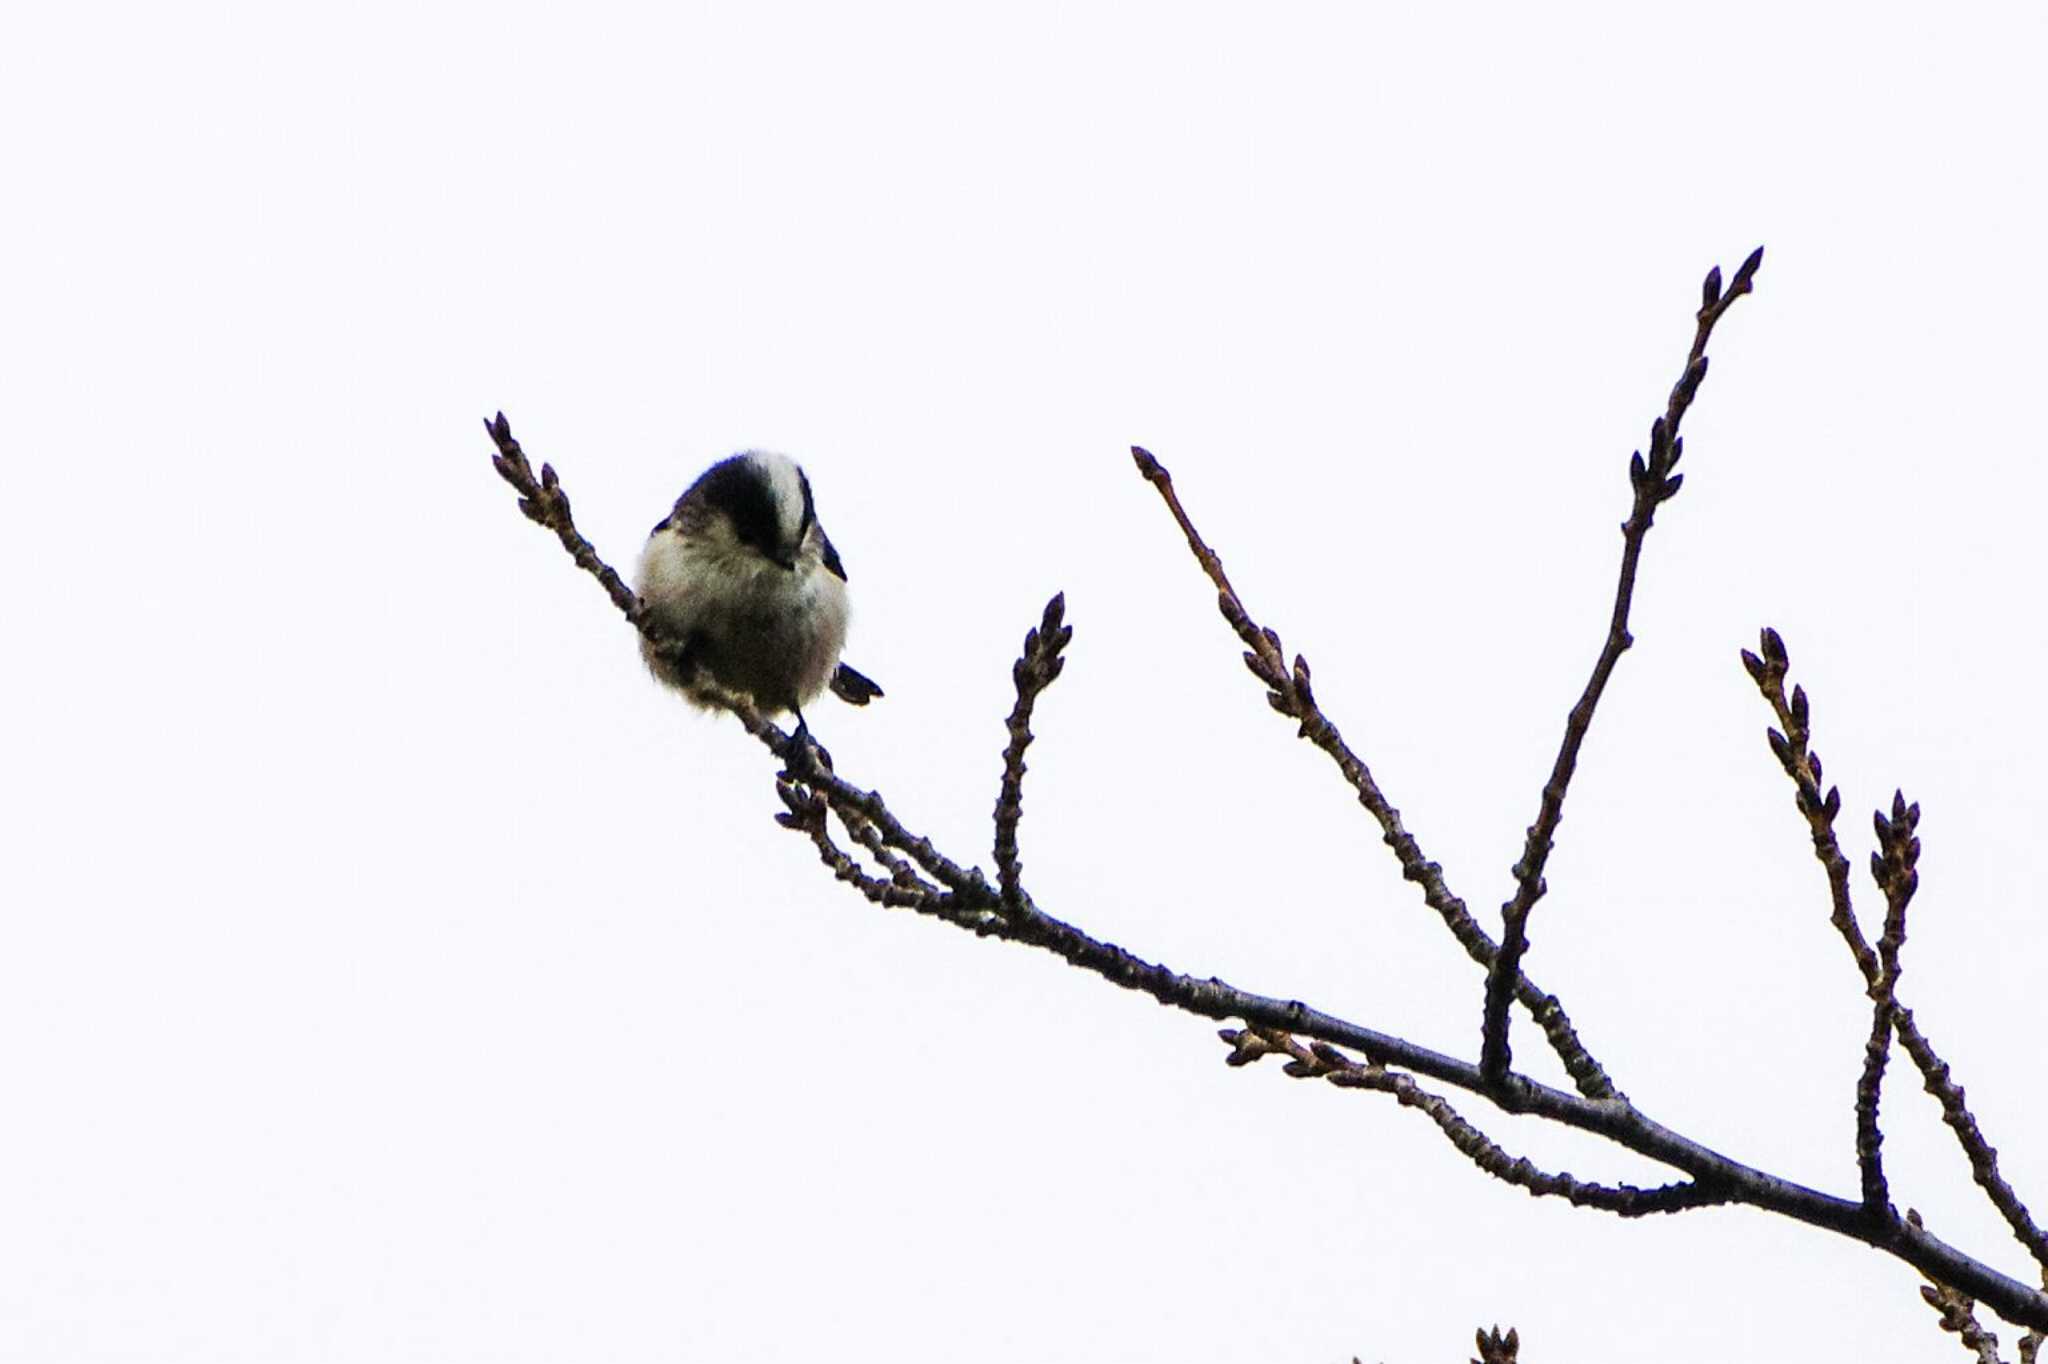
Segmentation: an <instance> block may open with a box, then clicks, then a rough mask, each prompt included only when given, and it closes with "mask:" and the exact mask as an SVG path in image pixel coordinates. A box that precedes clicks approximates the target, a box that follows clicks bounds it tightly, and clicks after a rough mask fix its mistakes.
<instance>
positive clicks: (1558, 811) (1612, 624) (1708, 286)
mask: <svg viewBox="0 0 2048 1364" xmlns="http://www.w3.org/2000/svg"><path fill="white" fill-rule="evenodd" d="M1763 256H1764V251H1763V248H1762V247H1758V248H1757V249H1756V250H1754V251H1752V252H1751V253H1750V254H1749V259H1747V260H1745V261H1743V262H1742V264H1741V265H1740V266H1739V267H1738V268H1737V269H1736V271H1735V278H1734V279H1733V280H1732V281H1730V283H1729V285H1728V288H1727V290H1726V292H1723V291H1722V288H1721V268H1720V267H1719V266H1715V267H1714V269H1713V270H1711V271H1709V272H1708V274H1707V279H1706V283H1705V285H1704V286H1703V287H1702V289H1701V300H1700V310H1699V314H1698V316H1697V319H1696V322H1695V326H1694V331H1693V340H1692V350H1691V351H1690V353H1688V355H1687V356H1686V362H1685V371H1684V373H1682V374H1681V375H1680V376H1679V378H1678V382H1677V383H1676V384H1674V385H1673V386H1672V389H1671V396H1670V398H1669V399H1668V400H1667V401H1666V403H1665V405H1664V414H1663V415H1662V416H1660V417H1658V418H1657V420H1656V421H1654V422H1653V423H1651V425H1650V456H1649V459H1648V461H1647V462H1645V460H1644V458H1643V455H1642V453H1641V452H1640V451H1638V452H1637V453H1636V454H1635V455H1634V456H1633V457H1631V459H1630V461H1629V482H1630V484H1631V485H1633V487H1634V489H1635V502H1634V505H1633V506H1632V507H1631V509H1630V511H1629V517H1628V520H1627V521H1625V522H1623V523H1622V527H1621V544H1622V548H1621V572H1620V575H1619V576H1618V578H1617V580H1616V582H1615V586H1614V608H1613V611H1612V612H1611V614H1610V615H1609V617H1608V622H1607V640H1606V642H1605V643H1604V644H1602V645H1601V647H1600V656H1599V657H1598V658H1597V659H1596V660H1594V663H1593V673H1592V676H1590V677H1588V678H1587V679H1586V689H1585V690H1584V691H1583V692H1581V693H1580V694H1579V699H1578V703H1577V704H1576V705H1574V706H1573V707H1572V709H1571V714H1570V715H1569V716H1568V717H1567V718H1566V720H1565V727H1564V741H1563V743H1561V744H1560V745H1559V746H1558V750H1557V759H1556V761H1555V762H1553V763H1552V764H1551V768H1550V777H1549V779H1548V780H1546V781H1545V782H1544V783H1543V798H1542V801H1541V803H1540V804H1539V805H1538V807H1537V811H1536V822H1535V823H1534V824H1531V825H1530V826H1529V832H1528V836H1527V838H1526V839H1525V841H1524V842H1523V844H1522V857H1521V860H1520V861H1518V862H1517V863H1515V866H1514V875H1515V893H1514V895H1513V896H1511V897H1510V898H1509V900H1508V902H1507V903H1506V904H1505V905H1503V906H1501V938H1500V952H1499V953H1498V954H1497V955H1496V956H1495V957H1494V959H1493V963H1492V965H1491V967H1490V968H1489V969H1488V971H1487V975H1486V1006H1485V1014H1484V1019H1483V1023H1482V1026H1481V1028H1480V1038H1481V1043H1480V1053H1479V1056H1480V1060H1479V1065H1480V1069H1481V1070H1483V1071H1485V1072H1486V1075H1487V1078H1488V1079H1490V1080H1491V1081H1493V1082H1494V1083H1495V1084H1501V1085H1504V1084H1506V1082H1507V1079H1508V1067H1509V1065H1510V1063H1511V1062H1512V1060H1513V1049H1512V1048H1511V1047H1510V1046H1509V1043H1508V1001H1509V999H1510V997H1511V996H1512V995H1513V993H1514V987H1515V981H1516V977H1517V975H1518V973H1519V972H1520V970H1521V966H1522V954H1523V953H1524V952H1526V951H1527V950H1528V948H1529V912H1530V911H1531V910H1532V909H1534V908H1535V906H1536V902H1537V901H1538V900H1539V899H1541V898H1542V897H1543V892H1544V890H1545V885H1544V881H1543V868H1544V865H1545V864H1546V863H1547V862H1548V861H1549V860H1550V850H1551V848H1552V846H1553V845H1554V844H1555V842H1556V838H1557V826H1558V823H1559V821H1561V820H1562V819H1563V818H1564V799H1565V793H1566V791H1567V790H1569V789H1570V787H1571V781H1572V774H1573V773H1574V772H1575V771H1576V770H1577V768H1578V763H1579V747H1580V745H1582V744H1583V743H1584V742H1585V740H1586V731H1587V730H1588V729H1590V728H1591V727H1592V724H1593V711H1594V708H1595V707H1597V706H1598V705H1599V704H1600V695H1601V693H1602V692H1604V691H1605V690H1606V689H1607V679H1608V678H1609V677H1610V676H1612V675H1613V672H1614V667H1615V664H1617V663H1619V662H1620V661H1621V656H1622V654H1623V652H1625V651H1626V650H1627V649H1628V647H1629V645H1630V644H1631V643H1633V642H1634V640H1633V638H1632V636H1631V635H1630V634H1629V628H1628V613H1629V606H1630V603H1631V602H1632V601H1633V600H1634V597H1635V590H1636V566H1637V564H1638V563H1639V562H1640V560H1641V558H1642V553H1643V541H1644V539H1645V538H1646V537H1647V536H1648V535H1649V533H1650V525H1651V523H1652V521H1654V520H1655V518H1656V514H1657V508H1658V507H1660V506H1662V505H1663V504H1664V503H1665V502H1668V501H1670V500H1671V498H1672V497H1673V496H1675V495H1676V494H1677V492H1678V489H1679V486H1680V485H1681V484H1682V483H1684V481H1685V475H1683V474H1680V473H1674V472H1673V470H1674V469H1675V468H1676V467H1677V465H1678V460H1679V457H1680V456H1681V455H1683V454H1684V453H1685V442H1684V441H1683V440H1681V439H1680V438H1679V435H1678V428H1679V424H1680V423H1681V422H1683V421H1684V420H1685V414H1686V410H1687V409H1688V408H1690V407H1691V406H1692V400H1693V398H1694V396H1695V395H1696V394H1698V392H1699V388H1700V382H1701V380H1703V379H1705V378H1706V377H1707V339H1708V338H1709V337H1710V336H1712V335H1713V332H1714V324H1715V323H1717V322H1719V321H1720V320H1721V317H1722V315H1723V314H1724V313H1726V312H1727V311H1728V309H1729V307H1730V305H1732V304H1733V303H1734V302H1735V300H1736V299H1738V298H1740V297H1742V296H1743V295H1744V294H1746V293H1748V292H1750V289H1751V287H1752V281H1753V280H1755V278H1756V272H1757V267H1758V266H1760V265H1762V264H1763Z"/></svg>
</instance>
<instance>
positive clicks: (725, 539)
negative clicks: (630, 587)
mask: <svg viewBox="0 0 2048 1364" xmlns="http://www.w3.org/2000/svg"><path fill="white" fill-rule="evenodd" d="M634 589H635V590H636V591H637V592H639V594H640V599H641V600H642V601H643V602H645V603H646V605H647V609H648V614H649V617H650V619H651V620H652V621H653V622H654V623H655V624H656V625H657V626H658V627H659V628H660V630H661V632H662V633H664V634H666V635H668V636H670V637H671V638H672V639H673V640H675V641H676V645H677V646H678V647H671V648H666V649H664V648H660V647H657V646H656V645H655V644H653V643H652V642H651V641H649V640H648V639H646V638H645V637H643V638H642V639H641V641H640V652H641V655H642V656H643V657H644V658H646V660H647V666H648V668H649V669H650V670H652V672H653V673H654V675H655V676H656V677H657V678H659V679H661V680H662V681H663V682H665V683H667V684H668V685H669V686H671V687H674V688H675V689H676V690H677V691H680V692H681V693H682V694H683V695H684V696H685V697H687V698H688V699H689V700H690V701H691V702H693V703H694V704H696V705H700V706H711V705H715V704H717V700H716V697H715V695H714V694H713V693H711V692H710V691H709V690H708V689H706V688H705V686H704V683H705V682H706V681H709V682H711V683H713V684H715V685H716V686H718V687H721V688H724V689H725V690H726V691H729V692H738V693H739V694H741V695H743V696H746V697H747V698H749V699H750V700H752V701H753V703H754V704H755V705H756V706H758V707H760V708H761V710H763V711H765V712H767V713H769V714H773V713H775V712H778V711H789V712H791V713H793V714H794V715H795V716H796V718H797V725H798V728H799V730H802V729H803V728H804V717H803V706H804V703H805V702H807V701H813V700H816V699H817V697H818V694H819V693H820V692H822V691H824V690H825V689H826V687H828V686H829V687H830V688H831V689H832V691H833V693H834V694H835V695H837V696H838V697H840V698H841V699H842V700H845V701H847V702H849V703H851V704H853V705H856V706H864V705H866V704H867V703H868V702H869V701H871V700H873V699H874V698H875V697H877V696H880V695H881V694H882V689H881V688H880V687H878V686H876V685H875V684H874V683H873V682H871V681H869V680H868V679H867V678H866V677H863V676H862V675H861V674H859V673H857V672H855V671H854V670H853V669H851V668H849V667H846V666H845V665H843V664H841V663H840V662H839V651H840V650H841V649H842V648H843V647H844V646H845V644H846V622H847V599H846V568H845V566H844V565H843V564H841V563H840V562H839V554H838V551H836V550H834V549H833V548H832V542H831V541H830V540H829V539H827V538H826V536H825V528H824V527H823V526H821V525H819V524H818V514H817V508H816V506H815V505H814V504H813V503H812V501H811V482H810V480H809V479H808V478H806V477H805V476H804V471H803V470H802V469H801V468H799V467H798V466H797V464H796V461H794V460H792V459H790V458H789V456H787V455H778V454H774V453H771V452H769V451H766V450H747V451H743V452H741V453H740V454H737V455H733V456H732V457H731V458H729V459H722V460H720V461H719V462H718V463H716V464H714V465H712V466H711V467H710V468H709V469H706V470H705V471H704V472H703V473H702V474H700V475H699V476H698V478H697V481H696V482H695V483H692V484H691V485H690V486H689V488H688V490H687V491H685V492H684V493H683V495H682V496H681V497H679V498H677V499H676V505H675V509H674V510H673V511H671V512H670V513H669V514H668V515H667V516H666V517H665V518H663V520H662V521H661V523H660V524H659V525H657V526H656V527H655V528H654V532H653V533H652V534H651V535H649V536H648V537H647V546H646V548H645V549H643V550H642V551H641V552H640V571H639V574H638V579H637V581H636V582H635V583H634Z"/></svg>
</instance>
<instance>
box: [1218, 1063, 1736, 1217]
mask: <svg viewBox="0 0 2048 1364" xmlns="http://www.w3.org/2000/svg"><path fill="white" fill-rule="evenodd" d="M1217 1035H1218V1036H1219V1037H1221V1038H1222V1039H1223V1040H1224V1041H1225V1042H1228V1043H1229V1044H1230V1055H1229V1056H1228V1057H1226V1058H1225V1061H1226V1063H1227V1064H1229V1065H1233V1066H1244V1065H1250V1064H1251V1063H1252V1062H1254V1061H1257V1060H1258V1059H1259V1058H1260V1057H1262V1056H1270V1055H1274V1054H1276V1053H1277V1054H1280V1055H1283V1056H1286V1057H1288V1058H1289V1060H1288V1062H1287V1064H1286V1065H1285V1066H1283V1067H1282V1069H1283V1070H1284V1071H1285V1072H1286V1073H1287V1074H1288V1075H1290V1076H1292V1077H1294V1078H1295V1079H1297V1080H1326V1081H1328V1082H1329V1083H1330V1084H1332V1085H1335V1086H1336V1087H1337V1088H1339V1089H1370V1090H1377V1091H1379V1092H1380V1093H1382V1094H1391V1095H1393V1096H1394V1098H1395V1100H1396V1101H1397V1102H1398V1103H1399V1104H1400V1105H1401V1106H1402V1107H1403V1108H1416V1109H1420V1110H1421V1111H1422V1112H1423V1113H1425V1114H1426V1115H1428V1117H1429V1119H1430V1121H1432V1122H1434V1123H1435V1124H1436V1125H1437V1130H1438V1131H1440V1132H1442V1133H1443V1135H1444V1137H1445V1138H1446V1139H1447V1140H1449V1142H1450V1143H1451V1145H1453V1146H1455V1147H1457V1148H1458V1151H1459V1152H1460V1153H1461V1154H1462V1155H1464V1157H1465V1158H1466V1159H1467V1160H1470V1161H1471V1162H1472V1163H1473V1164H1474V1165H1477V1166H1478V1167H1479V1168H1480V1169H1482V1170H1484V1171H1486V1173H1488V1174H1490V1175H1492V1176H1493V1177H1494V1178H1495V1179H1498V1180H1501V1181H1503V1182H1505V1183H1508V1184H1513V1185H1516V1186H1518V1187H1520V1188H1523V1189H1527V1190H1528V1191H1529V1194H1530V1196H1531V1197H1533V1198H1544V1197H1552V1198H1563V1199H1565V1200H1567V1201H1568V1202H1570V1203H1572V1204H1574V1205H1576V1206H1579V1207H1586V1208H1598V1209H1600V1210H1601V1211H1603V1212H1611V1213H1618V1214H1620V1215H1621V1216H1623V1217H1641V1216H1644V1215H1645V1214H1648V1213H1653V1212H1684V1211H1687V1210H1688V1209H1692V1208H1701V1207H1707V1206H1710V1205H1713V1204H1717V1203H1726V1202H1729V1201H1730V1199H1731V1198H1732V1197H1733V1195H1732V1194H1731V1193H1730V1192H1728V1191H1727V1190H1725V1189H1722V1188H1719V1187H1717V1186H1716V1185H1714V1184H1712V1183H1711V1182H1706V1183H1703V1182H1701V1181H1698V1180H1686V1181H1683V1182H1681V1183H1675V1184H1665V1185H1662V1186H1660V1187H1658V1188H1655V1189H1642V1188H1637V1187H1636V1186H1635V1185H1632V1184H1596V1183H1593V1182H1592V1181H1590V1180H1582V1179H1577V1178H1574V1177H1573V1176H1572V1175H1570V1174H1552V1173H1550V1172H1549V1171H1546V1170H1541V1169H1538V1168H1537V1167H1536V1166H1535V1165H1533V1164H1531V1163H1530V1162H1529V1161H1528V1160H1527V1159H1525V1158H1517V1157H1515V1156H1511V1155H1509V1154H1508V1153H1507V1152H1506V1151H1505V1150H1503V1149H1502V1148H1501V1147H1500V1145H1499V1144H1498V1143H1496V1142H1495V1141H1494V1140H1493V1139H1492V1138H1490V1137H1488V1136H1487V1135H1486V1133H1484V1132H1482V1131H1480V1130H1479V1129H1478V1128H1477V1127H1475V1126H1473V1124H1472V1123H1470V1122H1469V1121H1467V1120H1466V1119H1465V1118H1464V1117H1463V1116H1462V1115H1461V1114H1460V1113H1459V1112H1458V1110H1457V1109H1455V1108H1453V1107H1452V1106H1451V1105H1450V1103H1449V1102H1448V1101H1446V1100H1445V1099H1443V1098H1442V1097H1441V1096H1439V1095H1436V1094H1432V1093H1430V1092H1429V1091H1428V1090H1426V1089H1424V1088H1423V1087H1422V1086H1421V1085H1418V1084H1417V1083H1415V1078H1414V1077H1413V1076H1410V1075H1403V1074H1401V1073H1400V1072H1399V1071H1390V1070H1388V1069H1386V1067H1384V1066H1380V1065H1375V1064H1373V1063H1371V1062H1364V1063H1361V1062H1359V1061H1357V1060H1355V1059H1353V1058H1352V1057H1350V1056H1347V1055H1345V1054H1344V1053H1343V1052H1342V1051H1339V1050H1338V1049H1337V1048H1335V1047H1333V1046H1330V1045H1328V1044H1327V1043H1323V1042H1314V1043H1308V1044H1304V1043H1303V1042H1302V1041H1301V1040H1300V1039H1299V1038H1297V1037H1295V1036H1294V1035H1292V1034H1291V1033H1287V1032H1283V1031H1280V1030H1278V1029H1273V1028H1241V1029H1240V1028H1225V1029H1223V1031H1222V1032H1220V1033H1218V1034H1217Z"/></svg>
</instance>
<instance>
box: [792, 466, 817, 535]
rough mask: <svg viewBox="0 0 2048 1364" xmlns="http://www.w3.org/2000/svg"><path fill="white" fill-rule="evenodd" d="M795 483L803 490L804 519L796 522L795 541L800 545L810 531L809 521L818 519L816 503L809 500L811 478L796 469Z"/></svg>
mask: <svg viewBox="0 0 2048 1364" xmlns="http://www.w3.org/2000/svg"><path fill="white" fill-rule="evenodd" d="M796 481H797V485H798V486H799V487H801V488H802V489H803V490H804V519H803V520H802V521H800V522H798V523H797V528H796V542H797V545H798V547H799V548H801V547H802V545H803V542H804V537H805V536H806V535H808V534H810V532H811V523H812V522H813V521H815V520H817V519H818V509H817V505H816V504H815V503H813V502H812V501H811V480H810V478H809V476H808V475H806V474H805V473H804V471H803V470H801V469H799V470H797V471H796Z"/></svg>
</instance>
